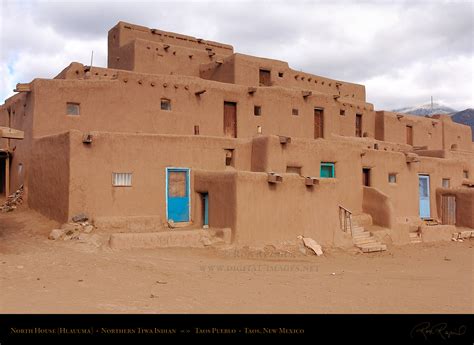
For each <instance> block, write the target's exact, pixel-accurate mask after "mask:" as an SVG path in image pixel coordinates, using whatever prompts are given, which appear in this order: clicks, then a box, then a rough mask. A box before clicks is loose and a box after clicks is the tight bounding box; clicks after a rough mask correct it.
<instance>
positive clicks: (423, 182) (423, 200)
mask: <svg viewBox="0 0 474 345" xmlns="http://www.w3.org/2000/svg"><path fill="white" fill-rule="evenodd" d="M418 189H419V197H420V218H430V216H431V213H430V177H429V175H418Z"/></svg>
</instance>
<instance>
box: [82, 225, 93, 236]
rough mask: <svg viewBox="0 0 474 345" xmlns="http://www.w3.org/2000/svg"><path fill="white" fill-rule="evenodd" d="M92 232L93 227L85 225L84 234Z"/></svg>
mask: <svg viewBox="0 0 474 345" xmlns="http://www.w3.org/2000/svg"><path fill="white" fill-rule="evenodd" d="M92 230H94V227H93V226H92V225H86V226H85V227H84V228H83V231H84V232H85V233H86V234H89V233H91V232H92Z"/></svg>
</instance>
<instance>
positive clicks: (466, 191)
mask: <svg viewBox="0 0 474 345" xmlns="http://www.w3.org/2000/svg"><path fill="white" fill-rule="evenodd" d="M443 195H454V196H455V198H456V226H465V227H470V228H474V188H455V189H448V188H438V189H436V199H437V205H438V214H441V212H442V210H441V207H442V200H441V198H442V196H443Z"/></svg>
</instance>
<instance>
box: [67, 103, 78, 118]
mask: <svg viewBox="0 0 474 345" xmlns="http://www.w3.org/2000/svg"><path fill="white" fill-rule="evenodd" d="M66 114H67V115H73V116H77V115H79V103H69V102H68V103H66Z"/></svg>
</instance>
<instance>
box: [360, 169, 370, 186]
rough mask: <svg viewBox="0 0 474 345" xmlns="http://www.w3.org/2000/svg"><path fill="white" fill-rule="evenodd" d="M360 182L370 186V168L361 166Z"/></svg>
mask: <svg viewBox="0 0 474 345" xmlns="http://www.w3.org/2000/svg"><path fill="white" fill-rule="evenodd" d="M362 184H363V185H364V186H366V187H370V168H362Z"/></svg>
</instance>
